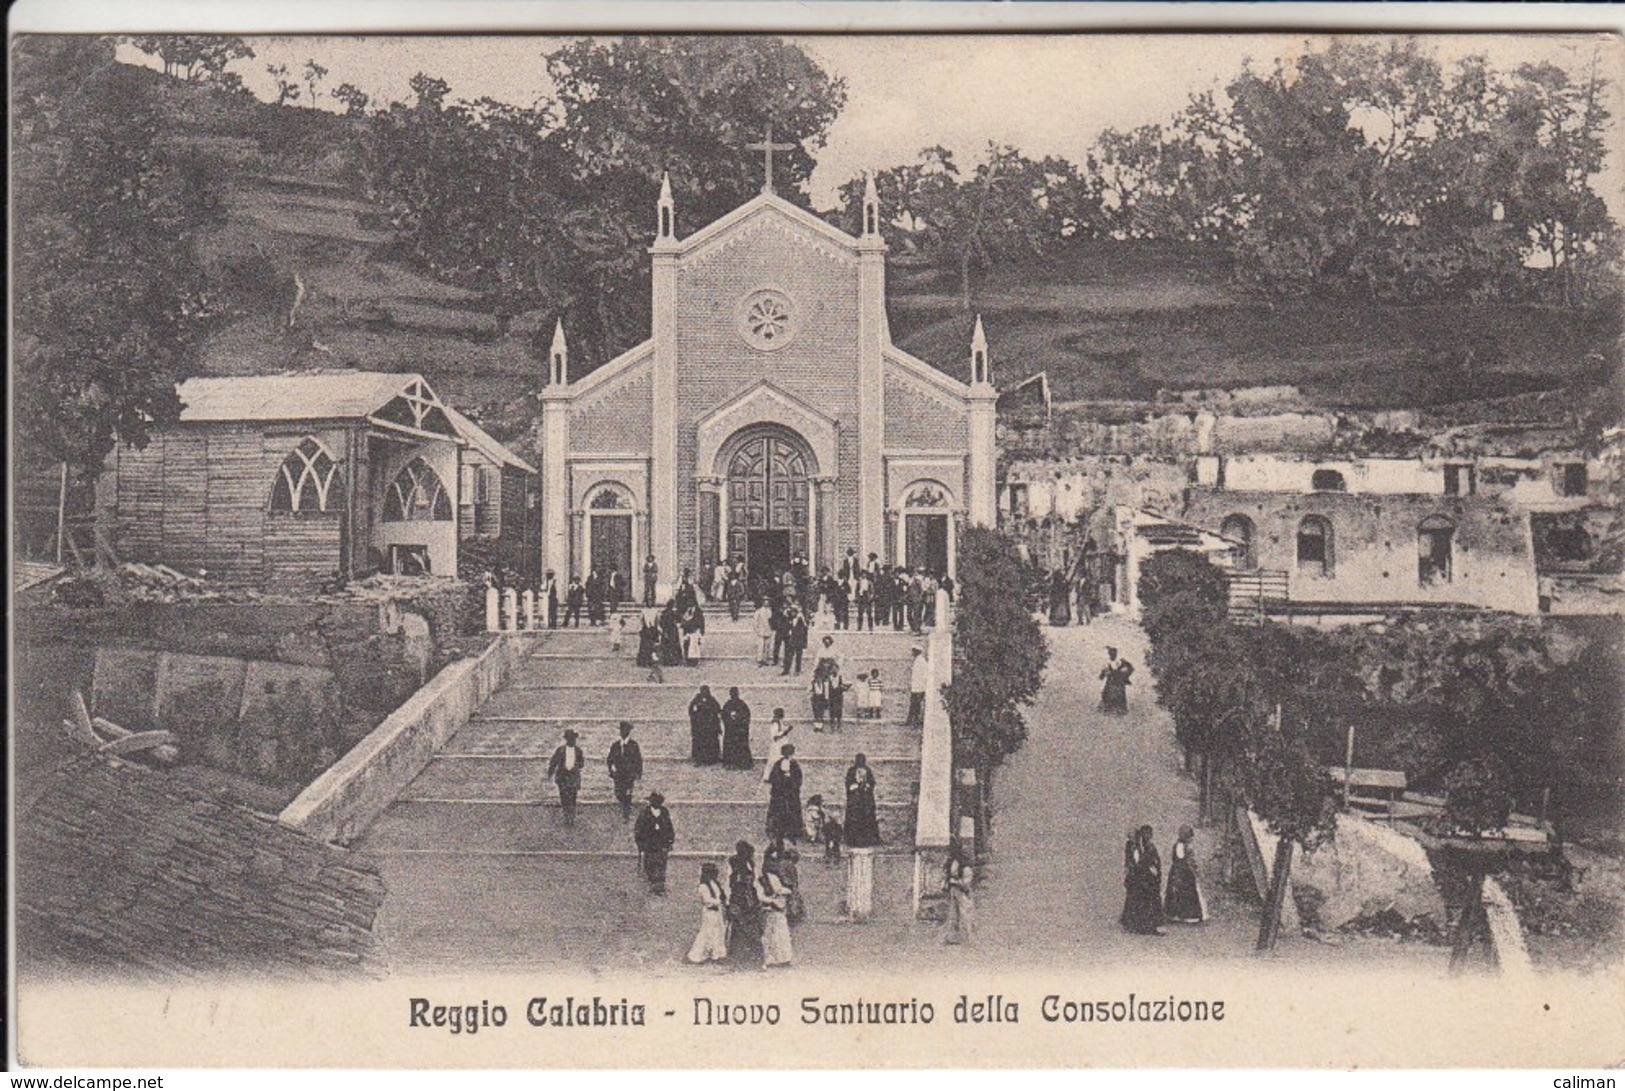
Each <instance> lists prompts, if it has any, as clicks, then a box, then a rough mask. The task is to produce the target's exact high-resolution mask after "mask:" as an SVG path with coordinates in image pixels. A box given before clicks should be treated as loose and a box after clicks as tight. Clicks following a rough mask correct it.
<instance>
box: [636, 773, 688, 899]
mask: <svg viewBox="0 0 1625 1091" xmlns="http://www.w3.org/2000/svg"><path fill="white" fill-rule="evenodd" d="M632 840H633V841H634V842H635V843H636V844H637V846H638V859H639V860H640V861H642V863H643V877H644V878H645V879H647V880H648V881H649V890H650V892H651V893H654V894H664V893H665V892H666V860H667V858H668V857H669V856H670V855H671V847H672V846H673V845H674V844H676V843H677V827H676V825H675V824H674V823H673V822H672V820H671V812H670V811H669V810H667V809H666V797H665V796H663V795H661V794H660V793H659V792H650V793H649V805H648V806H647V807H645V808H643V813H642V814H640V815H638V824H637V825H636V826H634V827H633V828H632Z"/></svg>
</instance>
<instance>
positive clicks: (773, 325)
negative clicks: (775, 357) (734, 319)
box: [739, 289, 793, 350]
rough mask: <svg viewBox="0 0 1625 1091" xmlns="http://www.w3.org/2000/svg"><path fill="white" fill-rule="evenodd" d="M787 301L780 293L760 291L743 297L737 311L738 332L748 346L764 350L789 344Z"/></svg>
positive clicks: (789, 328) (790, 329)
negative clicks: (743, 299) (742, 302)
mask: <svg viewBox="0 0 1625 1091" xmlns="http://www.w3.org/2000/svg"><path fill="white" fill-rule="evenodd" d="M790 319H791V312H790V300H789V298H788V297H786V296H785V295H784V293H783V292H778V291H774V290H772V289H764V290H762V291H759V292H753V293H752V294H750V295H749V296H747V297H745V301H744V304H743V305H742V306H741V307H740V312H739V332H740V334H741V335H742V336H743V337H744V339H745V340H746V341H747V342H749V343H750V344H751V345H752V346H754V347H755V348H759V349H764V350H772V349H776V348H779V347H781V346H783V345H785V344H788V343H789V341H790V336H791V334H792V332H793V329H792V326H791V321H790Z"/></svg>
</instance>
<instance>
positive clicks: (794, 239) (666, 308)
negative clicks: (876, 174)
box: [540, 182, 997, 591]
mask: <svg viewBox="0 0 1625 1091" xmlns="http://www.w3.org/2000/svg"><path fill="white" fill-rule="evenodd" d="M657 213H658V230H657V232H656V237H655V240H654V243H653V245H652V246H651V247H650V248H649V255H650V261H651V263H652V266H653V270H652V271H653V293H652V295H653V298H652V307H653V322H652V325H651V330H652V336H651V337H650V338H649V340H647V341H645V342H644V343H642V344H640V345H638V346H636V347H635V348H633V349H631V350H630V351H628V352H626V353H623V354H622V355H621V356H619V357H617V358H616V359H614V360H612V361H610V362H609V363H607V364H605V365H604V366H602V367H601V368H599V369H598V370H596V371H594V372H592V373H591V374H589V375H586V376H584V377H582V378H581V379H579V380H576V381H574V382H572V381H570V376H569V358H568V347H567V343H566V340H565V335H564V331H563V329H562V327H560V328H559V329H558V330H557V331H556V332H555V336H554V340H553V345H552V348H551V350H550V353H549V362H548V375H547V382H546V384H545V386H544V388H543V391H542V395H541V398H542V433H541V451H540V455H541V466H542V471H541V472H542V484H541V533H542V556H543V562H544V566H545V567H546V568H548V569H551V570H552V571H554V572H555V573H557V574H558V576H559V577H560V578H561V579H562V578H565V577H566V576H567V575H568V574H570V573H575V574H580V575H584V574H585V573H586V572H587V571H589V570H590V569H592V568H595V567H607V566H608V565H611V564H613V565H614V566H615V567H616V568H618V569H619V570H620V571H622V572H631V573H634V575H635V582H639V581H640V577H638V576H637V575H636V574H638V573H641V570H642V567H643V561H644V558H645V557H647V556H651V555H652V556H653V557H654V558H655V561H656V562H657V564H658V565H659V572H660V583H661V585H662V591H664V588H666V587H669V586H670V584H671V583H672V582H673V581H674V580H675V578H676V577H677V576H678V575H679V574H680V573H681V572H682V571H683V570H684V569H692V570H694V571H696V572H702V571H708V570H709V568H710V567H711V566H713V565H715V564H716V563H717V562H718V561H719V560H733V559H741V560H743V561H744V562H745V564H746V565H747V566H748V567H749V569H750V570H751V571H752V572H753V573H772V574H777V573H778V572H782V571H783V569H784V568H785V567H786V566H787V565H788V564H789V562H790V560H791V559H792V557H793V556H795V555H798V554H799V555H801V556H804V557H805V558H807V560H808V561H809V562H810V563H811V565H812V566H813V568H814V570H817V569H818V568H821V567H823V566H830V567H834V566H835V565H837V564H838V563H839V560H840V558H842V557H843V556H845V554H846V551H847V550H848V549H855V550H857V552H858V555H859V557H867V556H868V555H869V554H871V553H873V554H875V555H876V556H878V557H879V558H881V559H882V560H884V561H887V562H889V563H893V564H899V565H908V566H910V567H913V568H919V569H925V570H929V571H933V572H950V573H951V572H952V571H953V570H954V568H955V564H956V556H955V538H956V535H957V532H958V530H959V528H960V527H961V526H962V525H964V524H967V523H968V524H976V525H989V526H991V525H992V524H993V523H994V520H995V500H996V494H995V485H994V457H995V456H994V411H995V403H996V400H997V394H996V391H995V389H994V387H993V385H992V383H991V381H990V372H989V359H988V351H987V345H986V340H985V337H984V336H983V334H982V329H981V322H980V320H978V322H977V326H976V332H975V335H974V337H973V340H972V345H971V381H970V382H969V383H968V384H967V383H962V382H960V381H958V380H957V379H954V378H952V377H951V376H949V375H946V374H945V373H943V372H942V371H940V370H938V369H937V368H935V367H932V366H931V365H929V364H927V363H925V362H924V361H922V360H919V359H917V358H915V357H913V356H910V355H909V354H908V353H905V352H903V351H901V350H900V349H898V348H897V347H896V346H894V345H893V344H892V343H891V337H890V333H889V329H888V326H887V320H886V305H885V304H886V265H885V261H886V244H885V242H884V240H883V239H882V238H881V234H880V212H879V206H878V201H877V199H876V196H875V191H874V187H873V183H872V182H871V183H870V185H869V187H868V189H867V192H866V195H865V198H864V208H863V218H862V223H863V229H862V232H861V233H860V234H859V235H857V236H852V235H848V234H847V233H845V232H843V231H841V230H839V229H837V228H835V227H833V226H831V225H829V224H827V223H825V222H824V221H823V220H821V219H819V218H818V217H816V216H814V215H812V214H811V213H809V212H807V211H805V210H803V209H800V208H797V207H796V206H794V205H792V204H790V203H789V202H788V201H785V200H783V199H782V198H780V197H778V196H777V195H775V194H773V193H771V192H763V193H762V194H761V195H759V196H757V197H755V198H753V199H752V200H750V201H748V202H747V203H745V204H744V205H742V206H740V207H739V208H737V209H735V210H734V211H733V212H731V213H729V214H727V215H726V216H724V217H722V218H721V219H719V220H717V221H715V222H713V223H711V224H709V225H708V226H706V227H704V228H702V229H700V230H698V231H696V232H694V233H693V234H691V235H689V236H688V237H686V238H679V237H678V236H677V234H676V231H675V221H676V209H675V207H674V202H673V200H672V195H671V188H670V185H669V183H663V184H662V187H661V193H660V197H659V202H658V206H657ZM639 586H641V582H639Z"/></svg>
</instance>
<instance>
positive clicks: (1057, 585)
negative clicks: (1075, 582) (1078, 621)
mask: <svg viewBox="0 0 1625 1091" xmlns="http://www.w3.org/2000/svg"><path fill="white" fill-rule="evenodd" d="M1049 623H1050V624H1051V625H1070V624H1072V591H1071V584H1070V583H1069V582H1068V580H1067V578H1066V570H1065V569H1062V568H1057V569H1056V570H1055V571H1053V572H1051V573H1050V574H1049Z"/></svg>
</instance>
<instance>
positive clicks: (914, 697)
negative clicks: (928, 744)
mask: <svg viewBox="0 0 1625 1091" xmlns="http://www.w3.org/2000/svg"><path fill="white" fill-rule="evenodd" d="M909 652H910V653H911V654H912V655H913V656H914V663H913V665H912V666H911V667H910V668H909V672H908V725H909V726H910V727H924V726H925V691H926V690H927V689H928V688H930V686H931V663H930V661H929V660H928V659H926V658H925V653H924V651H923V650H921V648H920V646H919V645H918V644H916V645H914V647H912V648H910V649H909Z"/></svg>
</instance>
